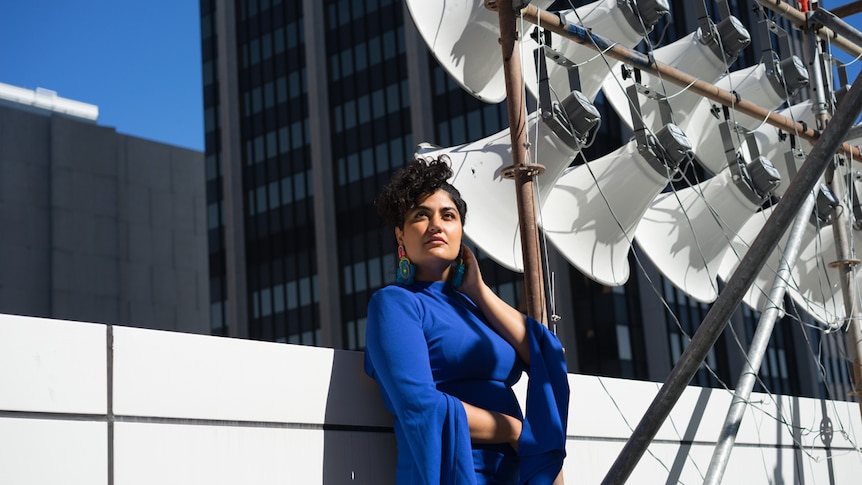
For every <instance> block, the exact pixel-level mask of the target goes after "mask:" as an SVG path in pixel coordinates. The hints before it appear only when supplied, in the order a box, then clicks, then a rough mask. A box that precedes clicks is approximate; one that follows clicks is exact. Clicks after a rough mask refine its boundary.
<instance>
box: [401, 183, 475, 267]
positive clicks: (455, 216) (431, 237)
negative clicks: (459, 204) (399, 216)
mask: <svg viewBox="0 0 862 485" xmlns="http://www.w3.org/2000/svg"><path fill="white" fill-rule="evenodd" d="M462 234H463V227H462V225H461V215H460V214H459V213H458V209H457V208H455V203H454V202H453V201H452V198H451V197H450V196H449V194H448V193H447V192H446V191H444V190H442V189H440V190H437V191H436V192H434V193H433V194H431V195H429V196H428V197H426V198H425V199H424V200H420V201H419V202H418V204H417V205H416V207H414V208H413V209H411V210H409V211H407V214H406V216H405V218H404V229H399V228H397V227H396V228H395V237H396V239H398V243H399V244H401V245H403V246H404V249H405V250H406V251H407V257H408V258H410V261H411V262H413V264H414V265H416V279H417V280H419V281H439V280H443V279H445V278H446V277H447V276H448V272H449V267H450V264H451V263H452V262H453V261H455V259H456V258H457V257H458V252H459V251H460V249H461V236H462Z"/></svg>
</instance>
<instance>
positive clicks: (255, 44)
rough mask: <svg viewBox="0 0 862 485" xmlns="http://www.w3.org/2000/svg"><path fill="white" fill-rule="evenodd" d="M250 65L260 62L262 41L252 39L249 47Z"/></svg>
mask: <svg viewBox="0 0 862 485" xmlns="http://www.w3.org/2000/svg"><path fill="white" fill-rule="evenodd" d="M248 55H249V61H250V62H249V64H251V65H252V66H253V65H255V64H257V63H258V62H260V40H259V39H252V41H251V42H250V43H249V46H248Z"/></svg>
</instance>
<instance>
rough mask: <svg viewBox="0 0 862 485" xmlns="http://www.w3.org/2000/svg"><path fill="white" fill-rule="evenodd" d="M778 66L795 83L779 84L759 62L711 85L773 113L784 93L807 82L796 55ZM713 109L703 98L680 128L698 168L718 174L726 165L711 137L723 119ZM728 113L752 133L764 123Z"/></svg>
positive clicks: (774, 71)
mask: <svg viewBox="0 0 862 485" xmlns="http://www.w3.org/2000/svg"><path fill="white" fill-rule="evenodd" d="M788 61H789V62H788ZM780 65H783V66H785V67H784V70H783V71H781V72H783V73H786V74H787V78H788V79H793V80H796V82H795V83H793V84H789V82H785V81H783V79H784V78H783V77H782V78H781V79H777V77H778V76H780V75H782V74H781V72H779V70H777V69H776V68H775V66H770V67H769V68H767V66H766V65H765V64H763V63H760V64H757V65H754V66H751V67H747V68H745V69H740V70H738V71H733V72H731V73H730V74H728V75H727V76H724V77H722V78H721V79H719V80H718V81H716V82H715V85H716V87H718V88H719V89H722V90H724V91H727V92H736V93H737V94H739V97H740V98H741V99H744V100H746V101H749V102H752V103H754V104H756V105H758V106H761V107H763V108H766V109H769V110H774V109H776V108H778V107H779V106H781V105H782V104H783V103H784V102H785V101H786V98H787V96H788V94H793V93H794V92H795V91H796V90H797V89H798V88H799V87H800V86H801V85H804V83H803V82H802V81H801V80H803V79H805V80H807V76H808V72H807V71H806V70H805V67H804V65H802V62H801V61H800V60H799V58H797V57H796V56H793V57H790V58H788V59H787V60H785V61H784V62H782V63H780ZM791 69H792V70H793V71H792V72H791ZM714 106H715V105H714V104H713V103H712V102H711V101H710V100H708V99H706V98H703V99H702V100H701V101H700V102H699V103H698V105H697V107H696V108H694V110H693V114H692V116H691V118H690V119H689V121H688V124H686V125H685V126H683V127H682V128H683V129H684V130H688V131H689V132H691V141H692V145H693V146H694V152H695V155H697V159H698V161H699V162H700V163H701V165H703V167H704V168H706V169H707V170H709V171H710V172H712V173H718V172H720V171H721V170H722V169H724V167H725V166H727V160H725V157H724V149H723V147H722V140H721V138H720V137H717V136H715V133H716V131H717V128H718V124H719V123H720V122H722V121H723V116H722V115H721V112H720V111H715V110H713V107H714ZM729 113H730V115H731V117H732V119H733V120H734V121H735V122H736V124H737V125H738V126H739V128H740V129H741V130H753V129H755V128H757V127H758V126H760V125H762V124H764V123H763V121H764V120H762V119H755V118H752V117H749V116H747V115H744V114H741V113H737V112H735V111H732V110H731V111H729ZM767 126H768V125H767ZM764 156H765V157H766V158H768V159H770V160H773V161H775V158H773V157H771V156H769V155H764ZM782 175H783V174H782Z"/></svg>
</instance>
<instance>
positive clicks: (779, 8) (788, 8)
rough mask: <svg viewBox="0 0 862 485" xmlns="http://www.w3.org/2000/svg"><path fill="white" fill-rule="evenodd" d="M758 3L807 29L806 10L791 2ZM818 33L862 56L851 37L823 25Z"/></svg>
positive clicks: (841, 47) (800, 27)
mask: <svg viewBox="0 0 862 485" xmlns="http://www.w3.org/2000/svg"><path fill="white" fill-rule="evenodd" d="M757 3H759V4H760V5H762V6H764V7H766V8H768V9H770V10H772V11H773V12H775V13H777V14H778V15H781V16H782V17H784V18H785V19H787V20H788V21H790V22H791V23H792V24H793V25H795V26H796V28H798V29H800V30H806V28H807V24H808V17H807V16H806V15H805V12H802V11H800V10H797V9H795V8H793V6H792V5H790V4H789V3H787V2H784V1H782V0H757ZM816 33H817V36H818V37H820V38H821V39H823V40H828V41H829V42H830V43H831V44H832V45H834V46H835V47H837V48H839V49H841V50H842V51H844V52H846V53H848V54H850V55H851V56H853V57H859V56H862V47H860V46H859V45H858V44H854V43H853V42H852V41H850V40H849V39H846V38H844V37H841V36H840V35H838V34H837V33H835V32H834V31H833V30H832V29H830V28H828V27H823V28H820V29H817V32H816Z"/></svg>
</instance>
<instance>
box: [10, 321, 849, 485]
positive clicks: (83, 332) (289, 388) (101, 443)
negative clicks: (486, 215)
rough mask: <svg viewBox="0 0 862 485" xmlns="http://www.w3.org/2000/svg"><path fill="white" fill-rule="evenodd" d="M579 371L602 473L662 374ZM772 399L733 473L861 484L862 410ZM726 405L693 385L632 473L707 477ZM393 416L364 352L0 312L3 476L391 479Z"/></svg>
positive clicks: (757, 478) (589, 461)
mask: <svg viewBox="0 0 862 485" xmlns="http://www.w3.org/2000/svg"><path fill="white" fill-rule="evenodd" d="M569 379H570V384H571V389H572V398H571V411H570V420H569V438H568V445H567V448H568V458H567V459H566V463H565V467H564V473H565V477H566V483H577V484H591V483H599V482H600V481H601V479H602V478H603V477H604V474H605V473H606V472H607V470H608V468H609V467H610V465H611V463H612V462H613V460H614V459H615V458H616V456H617V453H618V452H619V450H620V449H621V448H622V446H623V444H624V443H625V440H626V439H627V438H628V436H629V435H630V433H631V431H630V430H631V427H633V426H635V425H636V424H637V422H638V421H639V419H640V417H641V416H642V415H643V412H644V410H645V409H646V408H647V406H648V405H649V402H650V400H651V399H652V397H653V396H654V395H655V393H656V391H657V390H658V388H659V384H657V383H651V382H637V381H628V380H621V379H606V378H599V377H594V376H581V375H570V377H569ZM523 389H524V387H523V386H522V385H521V386H519V388H518V392H521V393H522V392H523ZM776 399H777V400H773V398H772V397H770V396H767V395H754V396H753V398H752V401H753V402H752V405H751V406H750V408H749V411H748V412H747V413H746V416H745V420H744V421H743V426H742V430H741V431H740V434H739V437H738V440H737V446H736V447H735V448H734V450H733V453H732V455H731V460H730V465H729V467H728V470H727V473H726V475H725V480H724V483H728V484H738V483H745V484H767V483H785V484H790V483H809V484H810V483H856V480H858V476H860V473H862V452H860V450H859V449H858V446H859V440H860V439H862V425H860V416H859V408H858V406H857V405H856V404H855V403H846V402H833V401H816V400H812V399H798V398H793V397H776ZM729 401H730V396H729V394H728V393H727V392H726V391H722V390H710V389H701V388H694V387H692V388H689V389H687V391H686V392H685V393H684V395H683V397H682V399H681V400H680V402H679V403H678V404H677V405H676V407H675V408H674V411H673V413H672V415H671V417H670V418H669V419H668V421H667V422H666V423H665V425H664V426H663V427H662V428H661V430H660V431H659V433H658V436H657V437H656V440H655V441H654V442H653V443H652V445H651V446H650V448H649V452H648V453H647V454H646V455H644V457H643V458H642V459H641V461H640V463H639V465H638V467H637V468H636V469H635V471H634V473H633V475H632V477H631V480H630V481H629V482H628V483H635V484H656V483H677V482H682V483H701V482H702V481H703V475H704V474H705V472H706V469H707V467H708V464H709V459H710V457H711V454H712V450H713V447H714V443H715V439H716V437H717V435H718V431H719V428H720V427H721V426H722V423H723V421H724V415H725V413H726V411H727V405H728V403H729ZM824 417H828V419H829V422H828V423H827V421H825V420H824ZM391 422H392V418H391V417H390V415H389V414H388V413H387V412H386V410H385V409H384V408H383V406H382V403H381V400H380V397H379V395H378V391H377V389H376V387H375V384H374V383H373V381H371V380H370V379H368V378H367V377H366V376H365V375H364V374H363V373H362V354H361V353H358V352H349V351H334V350H330V349H323V348H313V347H302V346H294V345H286V344H274V343H265V342H253V341H248V340H238V339H229V338H222V337H211V336H201V335H190V334H182V333H172V332H164V331H154V330H144V329H136V328H127V327H119V326H105V325H100V324H88V323H73V322H62V321H55V320H47V319H38V318H28V317H18V316H8V315H0V483H3V484H4V485H23V484H27V485H32V484H54V483H63V484H87V485H100V484H105V485H112V484H117V485H131V484H153V483H158V484H161V485H167V484H183V485H186V484H189V483H206V484H225V485H227V484H237V483H243V484H276V483H279V484H284V483H297V484H315V483H326V484H343V483H344V484H346V483H366V484H386V483H393V481H394V463H395V440H394V436H393V434H392V431H391ZM827 424H828V425H827ZM830 430H831V431H830ZM822 431H830V433H827V434H824V433H823V432H822ZM827 435H828V436H831V445H830V446H829V447H826V446H825V445H824V441H823V438H824V437H825V436H827ZM854 477H855V478H854Z"/></svg>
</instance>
